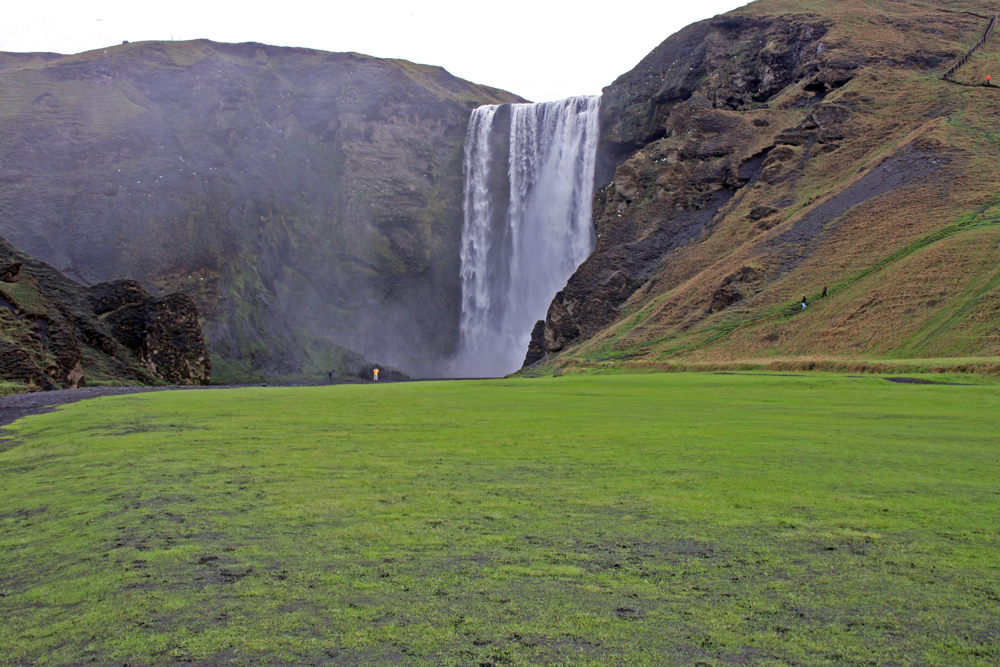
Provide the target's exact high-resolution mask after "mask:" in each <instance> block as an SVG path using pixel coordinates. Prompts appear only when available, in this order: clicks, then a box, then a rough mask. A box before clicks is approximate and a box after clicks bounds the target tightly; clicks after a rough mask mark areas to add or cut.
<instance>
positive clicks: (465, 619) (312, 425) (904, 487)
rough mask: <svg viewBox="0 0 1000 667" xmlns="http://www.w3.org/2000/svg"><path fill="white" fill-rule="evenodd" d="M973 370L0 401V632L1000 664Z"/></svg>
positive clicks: (997, 507) (83, 654) (420, 657)
mask: <svg viewBox="0 0 1000 667" xmlns="http://www.w3.org/2000/svg"><path fill="white" fill-rule="evenodd" d="M938 379H945V380H951V381H954V378H948V377H944V378H941V377H939V378H938ZM965 381H966V382H968V380H965ZM978 382H979V384H961V385H958V386H947V385H932V386H919V385H913V384H893V383H890V382H887V381H885V380H882V379H879V378H874V377H867V378H851V377H846V376H843V375H839V376H828V375H822V374H810V375H809V376H808V377H801V376H788V375H784V376H773V375H750V374H743V375H739V374H730V375H710V374H685V375H667V374H658V375H622V376H605V377H596V376H592V377H561V378H548V379H542V380H531V381H527V380H515V381H504V382H498V381H494V382H461V383H455V382H441V383H411V384H405V385H389V386H336V387H322V388H302V389H241V390H223V389H204V390H197V391H185V392H161V393H156V394H145V395H135V396H130V397H119V398H114V399H99V400H95V401H90V402H87V404H75V405H71V406H67V407H65V408H64V409H60V410H59V411H58V412H55V413H52V414H46V415H41V416H36V417H31V418H28V419H25V420H22V421H20V422H18V423H17V424H15V425H14V426H13V427H11V428H8V429H5V434H4V435H5V437H6V438H8V439H7V440H6V441H5V442H4V443H3V445H2V446H3V448H4V449H5V451H3V452H2V453H0V476H2V478H3V480H4V483H3V485H0V508H2V509H0V609H2V610H3V617H4V619H5V622H4V623H3V624H0V646H3V647H4V648H5V657H4V659H5V660H6V661H7V662H9V663H10V664H29V663H30V664H39V665H42V664H44V665H77V664H81V663H96V664H105V665H110V664H122V663H128V664H144V665H172V664H178V663H181V662H183V663H193V664H223V663H225V664H236V665H249V664H328V663H332V664H337V665H385V664H393V665H469V664H473V665H528V664H565V665H625V664H628V665H663V664H671V665H717V666H721V665H751V666H764V665H779V664H780V665H787V664H808V665H831V666H833V665H838V666H839V665H869V664H884V665H890V664H897V665H904V664H905V665H914V664H920V665H929V666H930V665H941V666H948V667H951V666H953V665H982V666H986V665H995V664H997V662H998V661H1000V643H998V637H997V634H996V631H997V626H996V621H997V618H996V609H997V604H998V595H1000V562H998V558H1000V557H998V554H1000V544H998V543H997V532H996V516H997V515H998V512H1000V496H998V495H997V493H996V483H995V482H996V479H997V478H998V475H1000V468H998V460H997V457H996V433H997V430H998V429H1000V421H998V420H1000V418H998V417H997V415H998V414H1000V400H998V398H1000V394H998V391H997V385H996V384H995V383H988V381H986V380H984V379H979V380H978Z"/></svg>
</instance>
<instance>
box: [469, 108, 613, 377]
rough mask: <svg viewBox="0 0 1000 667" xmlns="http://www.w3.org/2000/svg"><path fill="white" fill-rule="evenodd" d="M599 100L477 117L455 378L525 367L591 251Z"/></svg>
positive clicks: (477, 113) (472, 127)
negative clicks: (542, 324)
mask: <svg viewBox="0 0 1000 667" xmlns="http://www.w3.org/2000/svg"><path fill="white" fill-rule="evenodd" d="M600 100H601V98H600V96H588V97H572V98H569V99H565V100H560V101H558V102H544V103H541V104H513V105H499V106H497V105H491V106H484V107H480V108H478V109H476V110H474V111H473V112H472V117H471V119H470V121H469V129H468V133H467V134H466V139H465V223H464V226H463V228H462V253H461V259H462V274H461V278H462V320H461V341H460V344H459V351H458V355H457V357H456V359H455V361H454V364H453V368H452V372H453V374H454V375H456V376H470V377H492V376H500V375H504V374H507V373H511V372H513V371H516V370H517V369H518V368H520V367H521V363H522V361H523V360H524V355H525V352H526V351H527V348H528V343H529V340H530V337H531V329H532V327H533V326H534V324H535V322H536V321H537V320H540V319H543V318H544V317H545V313H546V311H547V310H548V307H549V303H550V302H551V301H552V297H553V296H555V294H556V292H558V291H559V290H560V289H562V288H563V287H564V286H565V285H566V281H567V280H568V279H569V277H570V276H571V275H572V274H573V272H574V271H575V270H576V268H577V267H578V266H579V265H580V263H581V262H583V260H584V259H586V258H587V256H588V255H589V254H590V253H591V251H592V250H593V247H594V233H593V228H592V225H591V199H592V198H593V194H594V185H593V181H594V161H595V156H596V151H597V133H598V123H597V113H598V109H599V107H600Z"/></svg>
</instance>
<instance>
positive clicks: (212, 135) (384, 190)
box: [0, 41, 519, 381]
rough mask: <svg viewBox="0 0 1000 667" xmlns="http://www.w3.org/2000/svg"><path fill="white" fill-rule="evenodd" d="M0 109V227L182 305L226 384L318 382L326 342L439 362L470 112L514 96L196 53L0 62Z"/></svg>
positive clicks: (285, 57) (393, 70) (255, 52)
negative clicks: (259, 378)
mask: <svg viewBox="0 0 1000 667" xmlns="http://www.w3.org/2000/svg"><path fill="white" fill-rule="evenodd" d="M0 100H3V102H2V103H0V113H2V116H3V122H2V123H0V155H2V162H0V211H2V215H0V233H2V234H4V235H6V236H7V238H8V239H10V241H11V242H13V243H14V244H15V245H17V246H18V247H19V248H21V249H23V250H25V251H26V252H29V253H31V254H32V255H34V256H36V257H39V258H41V259H43V260H45V261H48V262H50V263H52V264H53V265H54V266H56V267H58V268H59V269H60V270H62V271H64V272H65V273H66V274H67V275H69V276H70V277H72V278H74V279H77V280H79V281H81V282H83V283H87V284H93V283H97V282H103V281H108V280H111V279H115V278H119V277H122V276H125V277H127V278H130V279H133V280H137V281H139V282H141V283H143V284H145V285H147V286H149V287H150V289H151V290H153V291H154V292H156V293H157V294H166V293H170V292H181V293H183V294H186V295H187V296H188V297H190V298H191V299H192V300H193V302H194V304H195V305H196V306H197V309H198V312H199V313H200V315H201V318H202V323H203V326H204V330H205V334H206V337H207V339H208V344H209V348H210V350H211V351H212V353H213V355H214V356H215V357H216V359H217V360H218V361H219V363H218V364H217V378H218V379H220V380H222V381H226V380H237V379H239V378H240V377H245V376H247V375H248V374H251V373H253V374H264V375H271V376H280V375H288V374H298V373H305V372H323V373H325V372H326V371H327V370H329V368H330V365H331V364H330V361H329V360H330V358H331V356H337V352H336V350H337V349H339V348H337V347H336V346H335V345H334V343H337V344H341V345H344V346H347V347H350V348H352V349H355V350H357V351H359V352H362V353H364V354H365V355H367V356H369V357H375V358H379V359H385V360H387V361H390V362H391V363H393V364H395V365H399V366H401V367H404V368H407V369H408V370H410V371H411V372H413V371H416V372H418V373H420V372H427V371H428V370H430V369H431V368H432V367H433V366H434V364H435V362H436V361H438V360H439V359H441V358H443V357H446V356H447V355H448V354H450V353H451V352H452V351H453V349H454V347H455V345H456V342H457V341H456V337H457V331H458V318H459V310H460V301H461V297H460V289H461V288H460V284H459V271H458V262H459V252H458V249H459V245H460V235H461V227H462V159H463V154H462V145H463V141H464V137H465V130H466V125H467V120H468V116H469V110H470V109H471V108H474V107H476V106H479V105H481V104H485V103H494V102H512V101H519V98H516V97H515V96H513V95H510V94H508V93H504V92H502V91H498V90H494V89H490V88H486V87H483V86H477V85H474V84H471V83H468V82H466V81H463V80H461V79H457V78H455V77H453V76H451V75H450V74H448V73H447V72H445V71H444V70H442V69H440V68H436V67H429V66H423V65H415V64H413V63H409V62H405V61H397V60H380V59H376V58H370V57H367V56H362V55H358V54H350V53H325V52H319V51H312V50H308V49H292V48H277V47H270V46H264V45H261V44H217V43H212V42H208V41H195V42H146V43H133V44H127V45H122V46H116V47H113V48H108V49H102V50H98V51H92V52H88V53H84V54H79V55H75V56H57V55H54V54H0ZM154 311H155V309H153V310H150V309H145V310H144V313H145V314H146V315H148V316H149V317H151V318H153V321H159V320H157V318H156V316H155V312H154ZM154 328H155V327H154ZM157 331H160V330H157ZM160 334H162V335H170V334H169V333H168V332H167V331H166V330H165V329H164V330H162V331H160V333H159V334H157V335H160ZM156 349H157V348H155V346H154V347H151V348H149V349H146V348H136V350H137V353H139V354H140V356H142V358H143V359H145V360H146V361H145V362H144V363H147V364H149V365H151V366H157V364H158V363H159V362H158V361H157V360H156V359H157V358H158V357H157V352H156Z"/></svg>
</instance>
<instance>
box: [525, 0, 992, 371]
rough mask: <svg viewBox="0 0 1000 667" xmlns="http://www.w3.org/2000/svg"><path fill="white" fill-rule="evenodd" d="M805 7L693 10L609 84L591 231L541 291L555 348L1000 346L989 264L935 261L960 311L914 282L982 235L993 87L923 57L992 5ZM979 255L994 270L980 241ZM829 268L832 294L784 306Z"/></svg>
mask: <svg viewBox="0 0 1000 667" xmlns="http://www.w3.org/2000/svg"><path fill="white" fill-rule="evenodd" d="M973 4H983V3H973ZM796 9H797V3H795V2H794V1H792V0H787V1H786V0H781V1H779V0H764V1H761V2H755V3H752V4H750V5H748V6H747V7H744V8H742V9H740V10H737V11H735V12H732V13H730V14H727V15H724V16H719V17H716V18H714V19H711V20H708V21H703V22H701V23H697V24H694V25H692V26H689V27H688V28H686V29H684V30H682V31H680V32H679V33H677V34H676V35H674V36H672V37H670V38H669V39H667V40H666V41H665V42H664V43H663V44H661V45H660V46H659V47H657V48H656V49H655V50H654V51H653V52H652V53H650V54H649V56H647V57H646V58H645V59H643V61H642V62H641V63H639V65H637V66H636V68H635V69H634V70H632V71H631V72H629V73H627V74H625V75H623V76H621V77H619V78H618V80H616V81H615V82H614V83H613V84H612V85H611V86H609V87H608V88H606V89H605V91H604V98H603V101H602V109H601V113H602V121H601V122H602V125H601V128H602V139H601V143H600V146H599V150H598V174H597V178H598V188H597V192H596V195H595V198H594V216H593V221H594V228H595V232H596V235H597V247H596V250H595V251H594V253H593V254H592V255H591V257H590V258H588V259H587V261H585V262H584V263H583V264H582V265H581V266H580V267H579V269H578V270H577V272H576V273H575V274H574V275H573V276H572V277H571V278H570V280H569V281H568V283H567V285H566V287H565V289H563V290H562V291H561V292H559V293H558V294H557V295H556V297H555V299H554V300H553V301H552V303H551V306H550V308H549V310H548V314H547V316H546V320H545V326H544V332H543V335H542V336H540V338H541V339H542V340H543V341H544V355H547V356H546V358H549V359H551V358H552V357H553V355H556V354H562V355H564V356H577V355H579V356H580V357H581V358H584V359H591V358H594V357H598V358H602V357H603V358H615V357H620V356H627V357H629V358H635V359H643V360H648V361H656V362H659V361H662V360H668V359H673V358H681V359H689V358H694V359H746V358H751V357H755V356H761V355H797V354H862V355H866V354H885V353H893V354H923V355H932V354H939V353H947V354H992V355H996V354H1000V335H998V334H997V333H996V329H995V326H996V325H995V324H994V325H990V324H988V322H989V321H991V318H994V317H996V316H997V315H1000V314H998V313H996V312H995V311H996V307H995V302H996V296H997V295H996V294H995V290H994V288H993V287H991V285H992V283H991V282H990V281H989V280H988V279H986V278H982V280H983V281H985V282H982V285H980V284H979V282H981V281H980V279H979V278H973V274H972V273H968V272H966V270H967V269H968V267H967V266H965V267H962V268H961V269H960V268H959V265H957V264H954V265H952V268H948V269H944V270H945V271H946V272H947V273H948V275H949V276H951V277H950V278H948V279H947V280H945V281H944V282H948V284H949V285H951V284H952V283H954V285H953V286H952V287H949V288H947V289H944V288H943V291H946V292H948V293H949V294H950V295H951V296H952V297H953V298H955V299H957V300H959V301H960V302H961V303H963V304H965V307H966V308H967V309H968V310H967V311H965V312H966V314H964V315H962V316H961V317H959V318H956V317H953V316H951V315H943V314H942V312H941V311H940V307H941V304H942V303H943V302H942V301H940V300H939V299H937V298H932V297H931V296H930V292H932V291H933V290H932V289H931V288H930V287H929V285H930V284H931V282H930V279H928V282H927V285H928V287H927V289H924V288H920V289H913V285H914V284H915V283H919V284H924V278H923V277H920V278H917V276H923V274H922V273H921V271H923V270H924V267H926V266H930V265H931V264H932V263H933V262H934V261H936V260H932V259H931V258H932V256H937V254H939V253H943V252H946V250H945V249H946V248H948V247H951V246H955V247H956V248H957V247H962V248H965V247H966V245H967V244H968V243H972V237H971V236H963V234H964V231H965V230H980V231H977V232H976V233H984V234H985V233H993V232H987V231H981V227H983V226H985V227H986V228H988V229H990V230H992V229H993V228H992V227H989V225H988V223H989V220H987V219H986V218H988V217H989V216H995V214H993V213H987V211H988V210H992V209H991V208H990V207H991V206H992V204H991V203H990V201H989V199H988V197H986V195H985V191H986V190H990V189H991V188H992V189H995V187H993V184H992V181H993V180H995V179H993V177H992V176H989V175H988V174H992V173H993V171H994V170H992V169H991V168H990V167H989V166H988V164H989V158H987V157H986V156H985V154H983V152H982V150H981V149H980V146H983V145H986V144H988V143H989V140H987V138H986V137H987V134H988V133H989V132H990V130H988V129H987V128H988V125H989V124H988V123H987V122H985V121H984V120H983V119H984V118H986V117H987V116H989V115H990V114H992V111H990V110H989V109H990V108H991V107H990V105H991V104H994V103H995V100H996V98H995V96H994V95H993V94H992V93H990V92H989V89H983V90H982V91H981V92H979V91H977V92H976V93H974V94H970V93H969V92H968V90H969V89H968V88H962V87H959V86H955V85H953V84H951V83H948V82H943V81H941V80H940V79H939V77H938V76H937V75H936V74H935V70H936V68H940V69H942V70H943V68H944V67H946V66H947V64H948V63H949V62H950V61H951V60H952V59H953V58H954V57H957V55H960V54H961V53H963V52H964V50H965V48H966V47H967V46H968V45H969V44H972V43H974V42H975V41H976V39H978V38H979V36H980V35H981V33H982V30H983V28H984V27H985V25H986V23H987V22H988V19H986V20H985V21H984V19H982V18H981V16H977V12H980V13H981V15H982V16H992V10H989V9H988V8H987V7H986V6H985V5H984V4H983V6H982V7H978V8H977V7H973V8H971V9H970V13H948V12H942V11H938V10H936V9H934V8H931V7H915V6H913V7H911V6H906V7H903V6H901V5H899V4H898V3H891V2H884V3H874V4H873V3H863V4H862V3H844V4H843V5H841V4H837V5H829V6H826V7H825V8H822V9H820V8H817V6H816V5H810V7H809V10H808V11H796ZM987 66H988V63H987ZM966 67H967V68H968V67H970V65H967V66H966ZM963 72H965V70H964V69H963ZM969 75H970V76H975V73H974V72H970V74H969ZM959 117H961V119H962V120H961V121H960V122H961V123H963V124H964V125H963V127H964V128H965V129H964V130H963V131H961V132H958V131H955V130H954V127H956V125H955V123H957V122H959V121H958V120H957V118H959ZM946 118H947V119H948V122H946V121H945V119H946ZM983 179H985V181H986V182H989V183H990V185H984V181H983ZM957 220H966V221H967V222H965V223H962V224H961V225H960V224H958V223H956V221H957ZM963 225H966V226H963ZM953 250H954V248H953ZM954 251H955V252H958V251H957V250H954ZM963 252H965V251H964V250H963ZM969 252H971V251H969ZM970 261H971V263H972V265H973V266H975V267H977V268H975V271H980V270H982V271H986V275H990V276H992V275H996V270H995V269H988V268H985V267H989V266H990V262H991V260H990V258H989V257H987V253H986V251H985V250H982V251H981V252H979V253H978V254H977V255H976V257H975V259H972V260H970ZM873 267H879V268H878V269H877V270H878V272H879V276H878V277H877V278H876V277H875V275H874V272H875V271H876V269H873ZM976 275H979V274H976ZM970 281H971V282H970ZM972 283H975V284H976V286H974V285H973V284H972ZM942 284H943V283H942ZM958 285H963V286H964V287H962V288H959V287H958ZM824 286H830V293H831V296H832V295H834V294H836V295H837V296H836V299H834V298H826V299H824V300H823V301H822V302H821V303H820V304H819V305H818V306H817V307H813V308H809V309H807V310H805V311H803V310H802V309H801V308H799V309H797V310H795V309H793V308H792V306H796V305H799V302H800V300H801V297H802V294H803V293H806V294H807V295H808V296H809V299H810V301H811V300H812V299H813V298H815V297H818V296H819V293H820V291H821V290H822V289H823V288H824ZM963 289H964V290H966V291H964V292H963V291H962V290H963ZM887 290H895V291H894V292H889V291H887ZM983 290H985V291H983ZM991 290H994V291H991ZM890 294H892V296H890ZM973 295H974V296H973ZM835 304H836V305H835ZM835 308H845V309H847V311H848V312H851V313H853V315H851V316H849V317H848V316H844V315H841V314H840V311H839V310H834V309H835ZM793 312H794V313H795V314H794V317H795V321H794V322H791V321H786V320H787V318H789V317H790V315H789V314H790V313H793ZM949 312H951V311H949ZM941 317H946V318H951V319H948V320H947V321H948V322H949V324H948V325H947V327H944V328H942V327H941V326H939V324H934V323H935V322H938V323H940V318H941ZM969 318H971V320H970V319H969ZM973 321H974V322H975V324H973ZM994 322H995V320H994ZM991 326H992V327H993V328H992V329H991ZM952 327H955V328H956V329H955V330H956V331H957V330H959V329H961V330H963V331H964V333H961V334H956V335H954V336H951V335H945V332H950V331H952ZM969 331H976V332H979V334H978V335H979V337H978V338H973V337H970V334H969V333H968V332H969ZM537 338H539V336H537V335H536V336H533V340H535V339H537ZM901 350H905V352H901ZM530 358H531V359H537V358H538V353H537V350H536V351H535V352H534V353H533V354H532V355H530ZM526 361H527V360H526Z"/></svg>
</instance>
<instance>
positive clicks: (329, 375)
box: [326, 371, 333, 382]
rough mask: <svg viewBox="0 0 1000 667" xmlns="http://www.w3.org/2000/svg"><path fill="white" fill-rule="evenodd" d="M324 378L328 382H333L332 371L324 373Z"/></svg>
mask: <svg viewBox="0 0 1000 667" xmlns="http://www.w3.org/2000/svg"><path fill="white" fill-rule="evenodd" d="M326 379H327V380H328V381H330V382H333V371H330V372H328V373H327V374H326Z"/></svg>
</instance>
